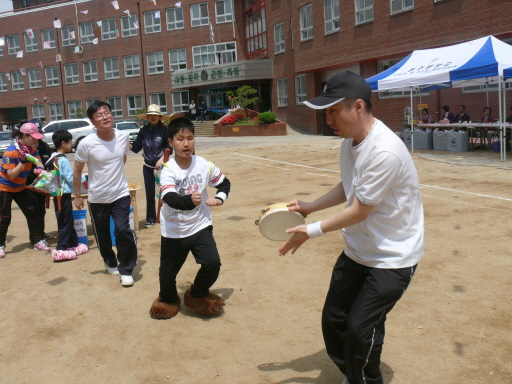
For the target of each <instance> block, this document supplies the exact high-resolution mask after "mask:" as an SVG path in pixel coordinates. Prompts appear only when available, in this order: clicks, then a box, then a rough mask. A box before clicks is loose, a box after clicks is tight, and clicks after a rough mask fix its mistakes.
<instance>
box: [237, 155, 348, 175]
mask: <svg viewBox="0 0 512 384" xmlns="http://www.w3.org/2000/svg"><path fill="white" fill-rule="evenodd" d="M232 154H233V155H236V156H244V157H251V158H253V159H258V160H264V161H273V162H275V163H281V164H288V165H293V166H295V167H303V168H311V169H315V170H320V171H326V172H334V173H340V171H333V170H332V169H324V168H318V167H311V166H309V165H301V164H294V163H287V162H286V161H279V160H272V159H265V158H264V157H256V156H250V155H243V154H241V153H238V152H233V153H232ZM284 169H287V168H284Z"/></svg>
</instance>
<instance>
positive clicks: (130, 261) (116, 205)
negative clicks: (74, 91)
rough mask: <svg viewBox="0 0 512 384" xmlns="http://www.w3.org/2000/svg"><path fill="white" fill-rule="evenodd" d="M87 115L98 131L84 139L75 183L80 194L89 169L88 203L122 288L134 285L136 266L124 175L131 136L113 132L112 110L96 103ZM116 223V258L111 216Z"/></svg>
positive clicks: (109, 266) (79, 201)
mask: <svg viewBox="0 0 512 384" xmlns="http://www.w3.org/2000/svg"><path fill="white" fill-rule="evenodd" d="M87 116H88V117H89V119H90V120H91V122H92V123H93V125H94V126H95V127H96V132H95V133H91V134H90V135H89V136H87V137H86V138H84V139H83V140H82V141H81V142H80V145H79V146H78V148H77V150H76V154H75V164H74V171H73V183H74V187H75V191H80V183H81V177H82V170H83V168H84V165H85V163H87V169H88V181H89V189H88V197H87V200H88V201H87V204H88V205H89V212H90V214H91V220H92V226H93V230H94V235H95V237H96V242H97V244H98V249H99V251H100V254H101V256H102V257H103V260H104V263H105V268H106V269H107V272H108V273H109V274H110V275H120V279H121V284H122V285H123V286H131V285H133V277H132V271H133V268H134V267H135V265H136V263H137V242H136V238H135V233H134V232H133V230H132V229H131V228H130V224H129V216H130V201H131V199H130V192H129V191H128V182H127V180H126V177H125V174H124V164H125V162H126V154H127V153H128V151H129V146H130V142H129V137H128V134H127V133H125V132H124V131H119V130H117V129H113V128H112V127H113V125H114V119H113V118H112V113H111V107H110V105H109V104H108V103H105V102H103V101H97V102H95V103H93V104H92V105H91V106H90V107H89V108H88V110H87ZM83 205H84V204H83V200H82V197H81V196H80V193H76V194H75V206H76V208H77V209H82V207H83ZM111 216H112V219H113V221H114V224H115V230H114V235H115V236H116V246H117V257H116V254H115V252H114V250H113V249H112V239H111V237H110V217H111Z"/></svg>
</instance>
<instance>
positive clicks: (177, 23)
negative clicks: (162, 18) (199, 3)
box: [166, 7, 184, 31]
mask: <svg viewBox="0 0 512 384" xmlns="http://www.w3.org/2000/svg"><path fill="white" fill-rule="evenodd" d="M166 12H167V30H168V31H172V30H173V29H182V28H184V22H183V8H182V7H176V8H168V9H167V11H166Z"/></svg>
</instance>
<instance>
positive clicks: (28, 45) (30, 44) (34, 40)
mask: <svg viewBox="0 0 512 384" xmlns="http://www.w3.org/2000/svg"><path fill="white" fill-rule="evenodd" d="M32 32H33V33H34V37H33V38H30V37H29V36H28V34H27V32H23V40H24V41H25V52H37V51H39V43H38V41H37V32H36V31H32ZM27 40H28V41H27ZM34 47H35V48H34ZM29 48H30V50H29Z"/></svg>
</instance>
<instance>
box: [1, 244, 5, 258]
mask: <svg viewBox="0 0 512 384" xmlns="http://www.w3.org/2000/svg"><path fill="white" fill-rule="evenodd" d="M3 257H5V245H2V246H0V259H1V258H3Z"/></svg>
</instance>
